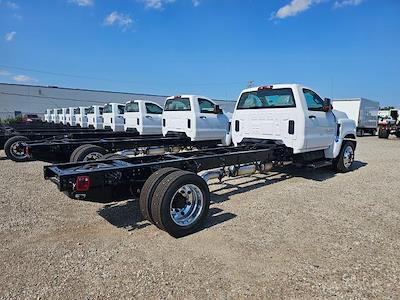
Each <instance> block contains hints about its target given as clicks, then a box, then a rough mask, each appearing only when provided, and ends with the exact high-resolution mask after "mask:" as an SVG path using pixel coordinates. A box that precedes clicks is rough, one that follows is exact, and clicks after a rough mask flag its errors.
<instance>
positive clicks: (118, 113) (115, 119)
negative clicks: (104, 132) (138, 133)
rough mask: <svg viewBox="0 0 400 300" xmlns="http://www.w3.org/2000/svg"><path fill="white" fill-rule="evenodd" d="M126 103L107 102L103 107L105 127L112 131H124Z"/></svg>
mask: <svg viewBox="0 0 400 300" xmlns="http://www.w3.org/2000/svg"><path fill="white" fill-rule="evenodd" d="M124 111H125V105H124V104H121V103H107V104H106V105H104V108H103V128H104V129H112V131H124Z"/></svg>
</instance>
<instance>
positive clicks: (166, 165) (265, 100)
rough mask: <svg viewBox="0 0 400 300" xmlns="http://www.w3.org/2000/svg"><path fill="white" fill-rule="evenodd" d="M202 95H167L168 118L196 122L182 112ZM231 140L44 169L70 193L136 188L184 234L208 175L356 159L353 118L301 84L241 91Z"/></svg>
mask: <svg viewBox="0 0 400 300" xmlns="http://www.w3.org/2000/svg"><path fill="white" fill-rule="evenodd" d="M199 99H205V98H204V97H198V96H189V95H186V96H181V97H171V98H168V101H167V103H166V106H165V112H166V113H168V114H169V113H171V114H172V115H170V116H168V118H167V119H166V122H169V121H171V120H172V119H173V116H174V115H175V116H176V120H179V122H177V124H178V125H179V124H181V123H184V125H185V126H187V125H188V120H191V121H190V122H195V120H194V119H193V117H199V115H200V116H202V115H203V113H201V110H200V111H197V114H194V115H189V114H184V113H185V112H190V111H191V110H192V109H193V110H196V107H197V109H200V107H206V106H205V105H204V106H202V105H201V103H199V102H200V100H199ZM206 100H207V101H210V100H208V99H206ZM212 104H213V103H212V102H211V103H210V104H208V105H207V107H208V108H209V112H207V113H204V114H206V116H207V117H208V116H211V115H218V114H220V112H218V108H216V107H215V105H212ZM212 108H213V112H211V110H212ZM165 125H166V126H164V127H166V128H167V126H168V124H165ZM171 125H172V124H171ZM191 126H192V124H190V126H187V127H189V128H192V127H191ZM176 127H178V126H174V127H171V128H176ZM212 127H213V126H211V128H212ZM166 132H168V131H166ZM232 140H233V143H234V146H221V147H217V148H209V149H201V150H199V151H183V152H177V153H173V154H170V153H167V154H159V155H147V156H146V155H145V156H137V157H130V158H126V157H125V158H124V157H109V159H108V160H101V161H98V162H95V161H91V162H83V163H78V164H77V163H73V164H60V165H52V166H45V167H44V173H45V174H44V176H45V178H46V179H49V180H51V181H52V182H54V183H55V184H57V186H58V188H59V190H60V191H63V192H65V193H67V194H68V195H69V196H70V197H71V198H73V199H81V200H83V199H86V200H94V199H101V197H102V196H105V195H108V196H107V197H111V198H110V199H109V201H110V200H113V195H114V194H115V195H116V197H121V194H120V192H121V191H122V190H123V189H125V191H126V195H125V196H126V197H127V198H129V197H131V194H129V193H130V192H132V191H138V190H140V198H139V207H140V210H141V212H142V215H143V216H144V218H145V219H147V220H149V221H150V222H151V223H153V224H155V225H156V226H157V227H158V228H160V229H161V230H164V231H166V232H168V233H169V234H170V235H172V236H174V237H181V236H184V235H187V234H190V233H193V232H196V231H197V230H198V229H199V227H200V226H201V224H202V223H203V221H204V220H205V218H206V217H207V215H208V210H209V205H210V191H209V189H208V185H207V183H208V181H209V180H210V179H219V180H220V181H221V180H222V179H223V178H224V177H225V176H228V177H235V176H243V175H248V174H253V173H255V172H259V173H266V172H268V171H270V170H272V169H274V168H279V167H281V166H284V165H287V164H290V163H295V164H296V165H298V166H305V167H310V168H320V167H325V166H331V167H333V169H334V170H336V171H338V172H348V171H349V170H351V167H352V165H353V162H354V155H355V149H356V124H355V122H354V121H353V120H350V119H348V118H347V117H346V114H345V113H343V112H339V111H332V105H331V100H330V99H328V98H325V99H322V98H321V97H320V96H319V95H318V94H317V93H316V92H314V91H313V90H312V89H310V88H307V87H305V86H302V85H299V84H276V85H269V86H260V87H253V88H249V89H246V90H244V91H242V92H241V94H240V96H239V99H238V101H237V104H236V108H235V111H234V114H233V118H232ZM272 196H273V195H272Z"/></svg>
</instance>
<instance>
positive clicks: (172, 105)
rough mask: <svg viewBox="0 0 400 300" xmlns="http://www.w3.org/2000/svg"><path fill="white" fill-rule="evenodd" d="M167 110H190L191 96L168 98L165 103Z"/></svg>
mask: <svg viewBox="0 0 400 300" xmlns="http://www.w3.org/2000/svg"><path fill="white" fill-rule="evenodd" d="M164 110H165V111H188V110H190V100H189V98H174V99H168V100H167V102H166V103H165V109H164Z"/></svg>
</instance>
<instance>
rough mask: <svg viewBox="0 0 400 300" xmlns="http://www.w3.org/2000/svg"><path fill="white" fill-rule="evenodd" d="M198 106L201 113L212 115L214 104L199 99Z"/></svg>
mask: <svg viewBox="0 0 400 300" xmlns="http://www.w3.org/2000/svg"><path fill="white" fill-rule="evenodd" d="M199 106H200V112H201V113H213V112H214V110H215V104H214V103H212V102H211V101H208V100H206V99H201V98H199Z"/></svg>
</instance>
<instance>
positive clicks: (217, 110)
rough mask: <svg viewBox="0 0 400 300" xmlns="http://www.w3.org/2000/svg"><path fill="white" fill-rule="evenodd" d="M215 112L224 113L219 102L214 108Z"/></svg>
mask: <svg viewBox="0 0 400 300" xmlns="http://www.w3.org/2000/svg"><path fill="white" fill-rule="evenodd" d="M214 114H217V115H218V114H222V108H221V107H219V105H218V104H217V105H215V108H214Z"/></svg>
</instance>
